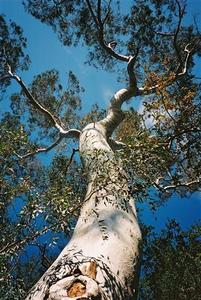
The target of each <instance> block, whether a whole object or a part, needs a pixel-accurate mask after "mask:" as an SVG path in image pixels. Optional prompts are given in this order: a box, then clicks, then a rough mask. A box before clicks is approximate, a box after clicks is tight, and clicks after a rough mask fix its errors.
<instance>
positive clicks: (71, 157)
mask: <svg viewBox="0 0 201 300" xmlns="http://www.w3.org/2000/svg"><path fill="white" fill-rule="evenodd" d="M78 151H79V149H74V148H73V151H72V153H71V156H70V158H69V161H68V164H67V165H66V169H65V174H66V173H67V171H68V168H69V167H70V165H71V163H72V161H73V157H74V155H75V153H76V152H78Z"/></svg>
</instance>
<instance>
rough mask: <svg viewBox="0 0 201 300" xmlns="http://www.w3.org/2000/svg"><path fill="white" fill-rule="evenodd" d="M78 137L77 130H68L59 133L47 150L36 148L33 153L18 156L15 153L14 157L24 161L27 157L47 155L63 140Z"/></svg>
mask: <svg viewBox="0 0 201 300" xmlns="http://www.w3.org/2000/svg"><path fill="white" fill-rule="evenodd" d="M79 135H80V131H79V130H77V129H70V130H68V131H66V132H65V133H60V135H59V137H58V139H57V140H56V141H55V142H54V143H53V144H51V145H50V146H49V147H47V148H38V149H36V150H35V151H33V152H29V153H27V154H25V155H22V156H21V155H19V154H17V153H15V155H16V156H17V157H18V158H20V159H25V158H28V157H31V156H34V155H36V154H38V153H43V152H45V153H47V152H48V151H50V150H52V149H53V148H54V147H56V146H57V145H58V144H59V143H60V142H61V141H62V140H63V138H78V137H79Z"/></svg>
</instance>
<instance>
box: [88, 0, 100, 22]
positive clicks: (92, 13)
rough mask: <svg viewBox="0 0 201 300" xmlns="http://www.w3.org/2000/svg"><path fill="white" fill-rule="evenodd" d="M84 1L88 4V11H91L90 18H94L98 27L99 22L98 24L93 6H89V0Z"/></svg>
mask: <svg viewBox="0 0 201 300" xmlns="http://www.w3.org/2000/svg"><path fill="white" fill-rule="evenodd" d="M86 3H87V6H88V9H89V11H90V13H91V16H92V18H93V20H94V23H95V24H96V26H97V28H99V26H100V24H99V21H98V19H97V17H96V15H95V13H94V11H93V8H92V6H91V3H90V1H89V0H86Z"/></svg>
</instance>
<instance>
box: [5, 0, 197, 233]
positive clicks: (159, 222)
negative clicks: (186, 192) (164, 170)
mask: <svg viewBox="0 0 201 300" xmlns="http://www.w3.org/2000/svg"><path fill="white" fill-rule="evenodd" d="M122 1H123V0H122ZM128 2H129V1H123V3H124V8H125V7H126V5H127V3H128ZM187 2H188V10H189V12H190V15H189V17H188V18H186V22H190V21H191V19H192V17H193V15H197V16H198V15H200V16H199V17H198V18H197V19H198V22H199V23H200V24H201V0H188V1H187ZM0 11H1V13H4V14H5V15H6V16H7V17H8V19H12V20H14V21H15V22H16V23H17V24H19V25H21V27H22V28H23V29H24V35H25V36H26V37H27V40H28V47H27V53H28V54H29V56H30V58H31V62H32V63H31V66H30V69H29V71H27V72H23V73H20V74H19V75H20V76H22V78H23V80H24V81H25V82H26V83H27V84H29V83H30V82H31V81H32V79H33V76H34V75H37V74H39V73H41V72H43V71H46V70H47V69H52V68H55V69H57V70H58V71H59V73H60V77H61V79H62V82H63V84H64V86H65V83H66V84H67V74H68V71H69V70H72V71H73V72H74V73H75V74H76V75H77V76H78V78H79V80H80V83H81V85H82V86H84V87H85V90H86V92H85V94H84V97H83V113H84V112H86V111H88V110H89V109H90V106H91V105H92V103H99V104H100V106H102V107H106V104H107V103H108V101H109V99H110V97H111V95H112V94H113V93H114V91H116V90H118V89H119V88H122V86H121V84H119V83H117V81H116V77H115V75H114V74H113V73H106V72H103V71H101V70H96V69H94V68H92V67H89V66H87V65H85V64H84V60H85V55H86V49H84V48H81V47H77V48H73V47H70V48H67V47H64V46H62V45H61V44H60V42H59V41H58V39H57V36H56V34H55V33H53V31H52V30H51V28H50V27H48V26H47V25H44V24H42V23H40V22H39V21H38V20H36V19H34V18H33V17H32V16H31V15H29V14H27V13H26V12H25V11H24V9H23V6H22V4H21V0H0ZM200 67H201V66H197V70H198V71H199V70H200ZM18 90H19V87H18V86H17V85H16V84H15V83H13V85H12V87H11V88H10V89H9V92H14V91H15V92H16V91H18ZM3 105H4V107H1V111H4V110H6V109H7V107H6V104H5V102H3ZM173 217H174V218H176V219H177V220H178V221H179V222H180V223H181V224H182V225H183V227H188V226H189V225H190V224H192V222H193V221H195V220H198V219H199V218H201V194H200V193H195V194H194V195H192V196H191V197H190V198H182V199H180V198H179V197H177V196H174V197H172V199H171V200H170V201H169V202H168V203H166V204H165V205H164V207H161V208H160V209H159V210H158V211H157V213H155V214H153V213H152V212H151V211H150V209H149V208H148V207H145V211H144V215H143V220H144V221H146V223H148V224H153V225H155V226H156V227H157V229H159V228H161V227H163V226H164V223H165V222H166V221H167V218H173Z"/></svg>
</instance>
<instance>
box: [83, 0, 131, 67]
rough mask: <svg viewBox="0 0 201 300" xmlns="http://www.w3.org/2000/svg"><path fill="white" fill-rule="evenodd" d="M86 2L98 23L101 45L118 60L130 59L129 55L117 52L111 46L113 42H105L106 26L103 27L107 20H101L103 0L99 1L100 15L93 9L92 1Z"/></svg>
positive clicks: (95, 21) (96, 23)
mask: <svg viewBox="0 0 201 300" xmlns="http://www.w3.org/2000/svg"><path fill="white" fill-rule="evenodd" d="M86 3H87V6H88V9H89V11H90V13H91V16H92V18H93V20H94V23H95V25H96V29H97V33H98V41H99V44H100V46H101V47H102V48H103V49H104V50H106V51H107V53H109V54H110V55H111V56H113V57H114V58H116V59H118V60H121V61H126V62H128V61H129V56H125V55H122V54H119V53H117V52H116V51H114V48H113V47H112V46H111V43H109V44H107V43H106V42H105V39H104V28H103V25H104V22H105V20H104V21H103V22H102V21H101V15H100V14H101V1H100V0H99V1H98V9H97V15H98V16H96V15H95V13H94V11H93V8H92V6H91V3H90V1H89V0H86Z"/></svg>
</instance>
